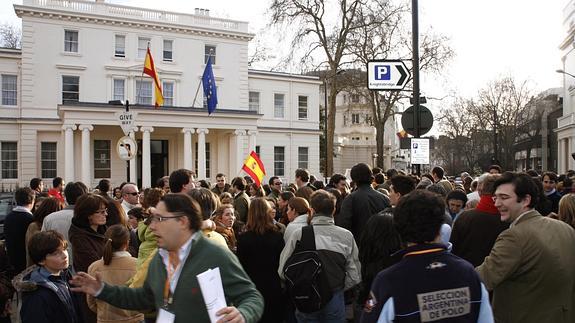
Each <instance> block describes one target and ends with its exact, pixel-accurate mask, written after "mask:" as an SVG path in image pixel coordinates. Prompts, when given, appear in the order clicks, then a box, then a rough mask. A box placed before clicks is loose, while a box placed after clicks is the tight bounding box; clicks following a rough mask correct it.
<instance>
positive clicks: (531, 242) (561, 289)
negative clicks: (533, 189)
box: [477, 210, 575, 323]
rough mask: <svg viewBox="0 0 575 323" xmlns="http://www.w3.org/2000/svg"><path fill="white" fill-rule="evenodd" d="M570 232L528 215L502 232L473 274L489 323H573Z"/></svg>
mask: <svg viewBox="0 0 575 323" xmlns="http://www.w3.org/2000/svg"><path fill="white" fill-rule="evenodd" d="M574 246H575V230H573V228H571V227H570V226H569V225H567V224H565V223H563V222H561V221H559V220H554V219H550V218H547V217H543V216H541V214H539V212H537V211H535V210H532V211H529V212H528V213H525V214H524V215H523V216H522V217H521V218H520V219H519V220H518V221H517V222H516V223H515V224H514V225H512V226H511V227H510V228H509V229H507V230H505V231H503V232H502V233H501V234H500V235H499V237H498V238H497V240H496V241H495V245H494V246H493V249H492V250H491V253H490V254H489V256H487V257H486V258H485V260H484V262H483V264H481V265H480V266H479V267H477V272H478V273H479V276H481V279H482V280H483V282H484V283H485V286H486V287H487V289H489V290H493V314H494V317H495V322H497V323H509V322H518V323H519V322H521V323H530V322H533V323H546V322H548V323H572V322H575V316H574V313H573V310H574V308H575V251H574V250H573V248H574Z"/></svg>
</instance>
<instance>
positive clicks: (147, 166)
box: [140, 127, 154, 188]
mask: <svg viewBox="0 0 575 323" xmlns="http://www.w3.org/2000/svg"><path fill="white" fill-rule="evenodd" d="M140 131H142V133H143V134H142V188H147V187H151V186H152V165H151V160H150V152H151V151H150V133H152V132H154V128H153V127H141V128H140Z"/></svg>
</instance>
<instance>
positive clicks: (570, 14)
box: [556, 0, 575, 174]
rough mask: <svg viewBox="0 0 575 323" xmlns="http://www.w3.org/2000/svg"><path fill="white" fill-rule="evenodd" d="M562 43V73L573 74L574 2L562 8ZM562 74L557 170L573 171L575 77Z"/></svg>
mask: <svg viewBox="0 0 575 323" xmlns="http://www.w3.org/2000/svg"><path fill="white" fill-rule="evenodd" d="M563 28H564V31H565V34H564V38H563V42H562V43H561V44H560V49H561V61H562V62H563V71H565V72H567V73H570V74H572V75H573V74H575V0H570V1H567V4H566V5H565V7H564V8H563ZM572 75H569V74H563V75H562V77H563V95H562V96H563V117H561V118H559V119H558V120H557V130H556V132H557V144H558V149H557V154H558V158H557V164H558V165H557V170H558V172H559V173H560V174H563V173H565V172H566V171H567V170H568V169H575V159H574V158H571V155H572V154H573V153H575V77H573V76H572Z"/></svg>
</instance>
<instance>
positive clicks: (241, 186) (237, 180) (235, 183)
mask: <svg viewBox="0 0 575 323" xmlns="http://www.w3.org/2000/svg"><path fill="white" fill-rule="evenodd" d="M231 185H232V187H235V188H237V189H238V190H240V191H245V189H246V186H247V185H248V183H246V180H245V179H243V177H234V179H232V183H231Z"/></svg>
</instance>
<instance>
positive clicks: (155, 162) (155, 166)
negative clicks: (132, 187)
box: [138, 139, 169, 188]
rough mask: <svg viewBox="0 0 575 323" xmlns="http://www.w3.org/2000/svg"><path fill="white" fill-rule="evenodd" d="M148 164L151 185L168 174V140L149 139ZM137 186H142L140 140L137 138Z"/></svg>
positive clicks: (154, 184)
mask: <svg viewBox="0 0 575 323" xmlns="http://www.w3.org/2000/svg"><path fill="white" fill-rule="evenodd" d="M150 166H151V179H152V182H151V184H152V186H156V183H157V182H158V180H159V179H160V178H162V177H164V176H167V175H169V174H168V141H167V140H154V139H152V140H150ZM138 187H140V188H141V187H142V141H141V140H138Z"/></svg>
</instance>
